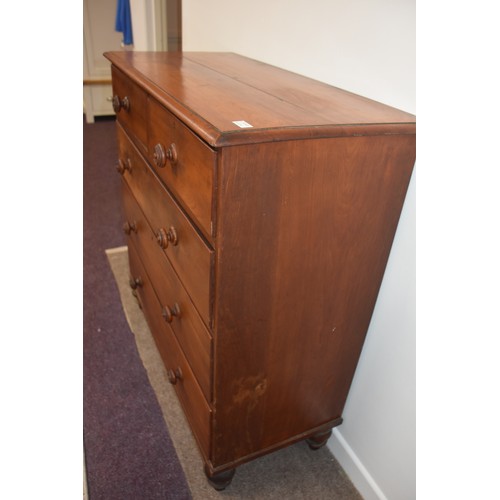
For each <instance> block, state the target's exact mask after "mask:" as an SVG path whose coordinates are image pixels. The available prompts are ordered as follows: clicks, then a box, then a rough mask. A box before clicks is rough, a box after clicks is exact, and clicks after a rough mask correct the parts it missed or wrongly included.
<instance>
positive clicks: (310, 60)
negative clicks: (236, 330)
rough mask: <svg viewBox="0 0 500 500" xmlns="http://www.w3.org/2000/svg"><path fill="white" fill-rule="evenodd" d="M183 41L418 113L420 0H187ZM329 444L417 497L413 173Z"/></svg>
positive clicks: (358, 469) (379, 482)
mask: <svg viewBox="0 0 500 500" xmlns="http://www.w3.org/2000/svg"><path fill="white" fill-rule="evenodd" d="M183 49H184V50H185V51H189V50H202V51H231V52H236V53H239V54H242V55H246V56H248V57H252V58H255V59H258V60H261V61H264V62H268V63H270V64H274V65H276V66H280V67H282V68H285V69H289V70H291V71H295V72H297V73H300V74H304V75H306V76H310V77H312V78H316V79H318V80H321V81H324V82H326V83H329V84H332V85H335V86H338V87H341V88H345V89H346V90H350V91H352V92H355V93H359V94H361V95H364V96H367V97H370V98H372V99H376V100H378V101H381V102H384V103H386V104H389V105H392V106H395V107H397V108H400V109H403V110H405V111H408V112H410V113H415V2H414V0H357V1H355V2H353V1H352V0H315V1H306V0H273V1H269V0H253V1H252V2H243V1H237V0H212V1H210V2H207V1H206V0H183ZM343 417H344V423H343V424H342V425H341V426H340V427H338V428H337V429H335V431H334V435H333V436H332V438H331V439H330V441H329V443H328V445H329V446H330V449H331V450H332V451H333V452H334V454H335V456H336V457H337V459H338V460H339V461H340V462H341V464H342V466H343V467H344V469H345V470H346V471H347V472H348V474H349V475H350V477H351V479H352V480H353V482H354V483H355V485H356V486H357V488H358V489H359V490H360V492H361V493H362V494H363V496H364V497H365V498H367V499H370V498H387V499H389V500H407V499H411V498H415V179H414V178H412V181H411V183H410V188H409V191H408V195H407V199H406V202H405V206H404V209H403V214H402V217H401V219H400V223H399V227H398V231H397V234H396V238H395V241H394V245H393V248H392V252H391V256H390V259H389V263H388V266H387V270H386V273H385V277H384V281H383V283H382V287H381V291H380V294H379V298H378V301H377V305H376V307H375V311H374V314H373V318H372V322H371V325H370V328H369V331H368V335H367V339H366V343H365V346H364V349H363V353H362V356H361V359H360V362H359V365H358V369H357V371H356V375H355V378H354V381H353V385H352V387H351V392H350V394H349V398H348V401H347V404H346V408H345V411H344V414H343Z"/></svg>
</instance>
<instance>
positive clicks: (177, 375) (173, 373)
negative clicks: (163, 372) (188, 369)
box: [167, 368, 182, 385]
mask: <svg viewBox="0 0 500 500" xmlns="http://www.w3.org/2000/svg"><path fill="white" fill-rule="evenodd" d="M167 377H168V381H169V382H170V383H171V384H172V385H175V384H177V381H178V380H182V371H181V369H180V368H176V369H175V370H172V369H169V370H167Z"/></svg>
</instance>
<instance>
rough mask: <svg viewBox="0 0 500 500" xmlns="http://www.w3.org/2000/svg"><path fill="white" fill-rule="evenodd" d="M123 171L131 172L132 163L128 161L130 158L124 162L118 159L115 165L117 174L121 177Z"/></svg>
mask: <svg viewBox="0 0 500 500" xmlns="http://www.w3.org/2000/svg"><path fill="white" fill-rule="evenodd" d="M125 170H128V171H129V172H132V161H131V160H130V158H127V159H126V161H123V160H121V159H120V160H118V163H117V164H116V171H117V172H118V173H119V174H121V175H123V174H124V173H125Z"/></svg>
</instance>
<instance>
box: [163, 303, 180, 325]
mask: <svg viewBox="0 0 500 500" xmlns="http://www.w3.org/2000/svg"><path fill="white" fill-rule="evenodd" d="M161 315H162V316H163V319H164V320H165V321H166V322H167V323H172V320H173V319H174V316H175V317H176V318H180V317H181V308H180V307H179V304H177V302H176V303H175V304H174V307H172V308H170V307H168V306H163V307H162V308H161Z"/></svg>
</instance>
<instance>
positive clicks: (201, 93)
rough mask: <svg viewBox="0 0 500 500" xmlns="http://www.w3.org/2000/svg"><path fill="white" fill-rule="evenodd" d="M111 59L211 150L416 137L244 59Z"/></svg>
mask: <svg viewBox="0 0 500 500" xmlns="http://www.w3.org/2000/svg"><path fill="white" fill-rule="evenodd" d="M105 56H106V57H107V58H108V59H109V60H110V61H111V63H112V64H114V65H115V66H117V67H118V68H119V69H121V70H122V71H123V72H124V73H126V74H128V75H129V76H131V77H133V78H134V79H135V80H136V82H137V83H139V85H141V86H142V87H143V88H144V89H145V90H146V91H147V92H148V93H150V94H151V95H153V96H154V97H155V98H156V99H158V100H159V101H160V102H161V103H162V104H163V105H164V106H166V107H167V108H168V109H169V110H170V111H171V112H173V113H174V114H175V115H176V116H178V117H179V118H180V119H181V120H183V121H185V122H186V124H187V125H188V126H190V127H191V128H192V129H193V130H194V131H195V132H197V133H198V134H200V136H201V137H202V138H203V139H204V140H206V141H207V142H208V143H209V144H211V145H212V146H221V145H229V144H243V143H254V142H268V141H276V140H287V139H301V138H311V137H335V136H349V135H380V134H401V133H403V134H406V133H410V134H414V133H415V117H414V116H413V115H411V114H409V113H405V112H403V111H400V110H397V109H395V108H392V107H390V106H386V105H384V104H381V103H378V102H376V101H373V100H370V99H367V98H364V97H361V96H358V95H355V94H352V93H350V92H346V91H344V90H341V89H338V88H336V87H333V86H331V85H327V84H325V83H321V82H318V81H315V80H312V79H310V78H307V77H304V76H300V75H298V74H295V73H291V72H289V71H285V70H282V69H279V68H276V67H274V66H271V65H268V64H265V63H261V62H258V61H254V60H252V59H248V58H246V57H242V56H239V55H237V54H232V53H211V52H184V53H181V52H128V51H126V52H125V51H124V52H108V53H106V54H105ZM214 103H216V105H214ZM194 110H196V111H194ZM235 121H244V122H247V123H248V124H250V125H251V126H252V127H251V128H240V127H239V126H238V125H236V124H235V123H234V122H235Z"/></svg>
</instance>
